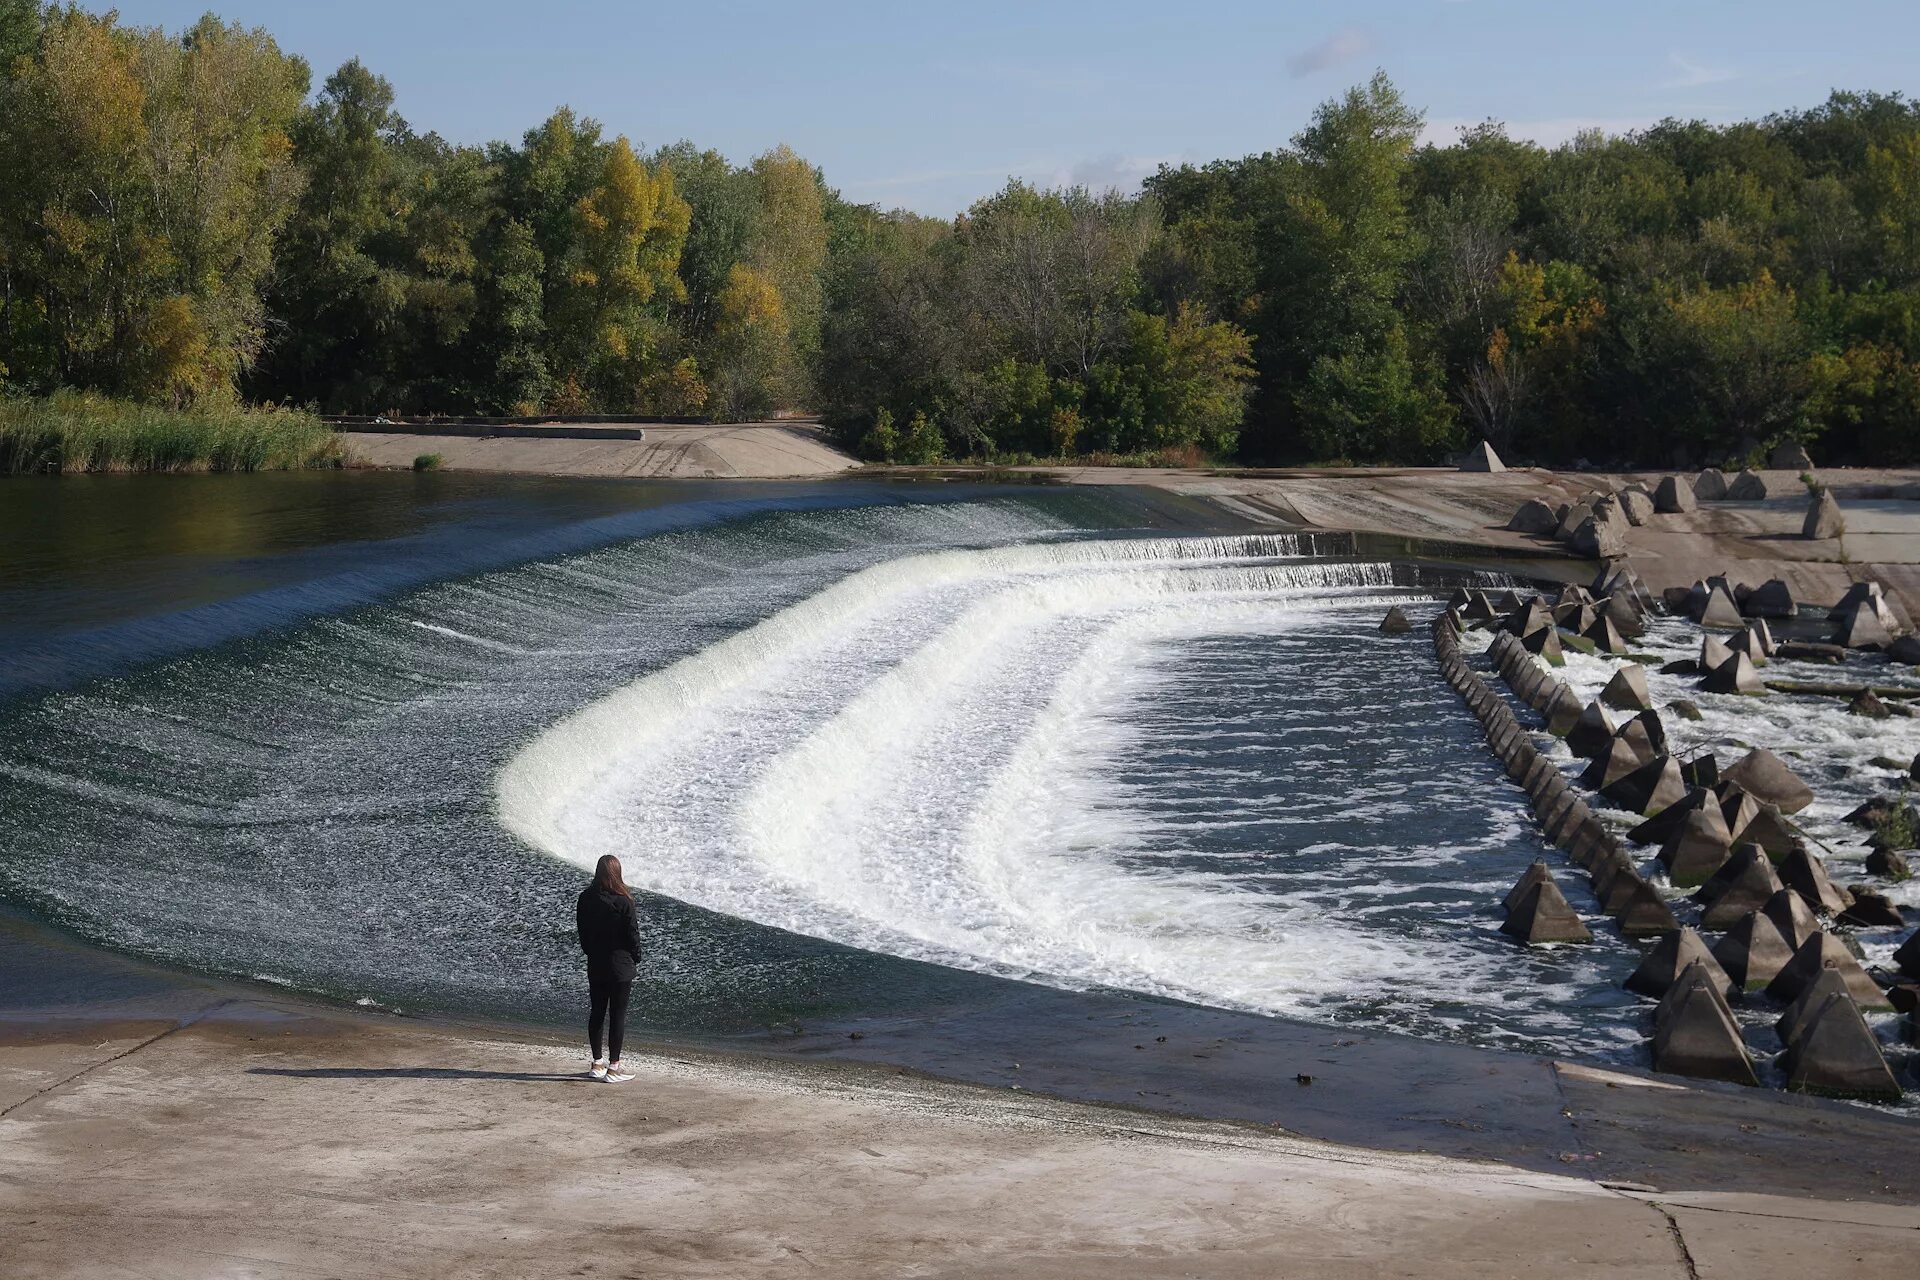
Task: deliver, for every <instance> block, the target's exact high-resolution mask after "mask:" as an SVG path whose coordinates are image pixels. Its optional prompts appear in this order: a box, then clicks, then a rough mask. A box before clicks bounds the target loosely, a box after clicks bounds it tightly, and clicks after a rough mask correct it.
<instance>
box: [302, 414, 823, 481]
mask: <svg viewBox="0 0 1920 1280" xmlns="http://www.w3.org/2000/svg"><path fill="white" fill-rule="evenodd" d="M406 425H407V424H394V425H382V426H380V427H379V429H378V430H373V429H360V430H350V429H343V430H342V431H341V432H340V436H341V439H342V440H343V441H344V442H345V443H346V445H347V447H348V449H349V450H350V451H351V453H352V455H353V456H354V458H355V459H356V460H357V461H359V462H361V463H363V464H366V465H370V466H376V467H411V466H412V465H413V463H414V459H416V458H418V457H420V456H422V455H424V454H436V455H438V456H439V459H440V461H439V464H438V465H439V466H440V467H442V468H444V469H446V470H449V471H501V472H520V473H526V474H532V475H554V476H602V477H606V476H634V477H646V478H650V479H739V480H749V479H760V480H771V479H786V478H792V477H801V476H828V475H838V474H840V473H841V472H843V471H849V470H852V469H854V468H856V467H858V466H859V465H860V464H859V462H858V461H856V460H855V459H853V458H850V457H848V456H847V455H846V454H844V453H842V452H840V451H839V450H838V449H836V448H835V447H834V446H833V444H832V443H831V442H830V441H828V439H827V438H826V434H825V432H824V431H822V429H821V428H820V426H819V425H818V424H817V423H812V422H803V421H793V422H743V423H731V424H709V425H689V424H685V423H650V422H649V423H640V424H634V423H626V422H621V423H604V424H602V423H571V422H570V423H556V424H465V423H453V424H448V425H445V426H434V425H428V424H417V425H414V426H413V429H411V430H409V429H406Z"/></svg>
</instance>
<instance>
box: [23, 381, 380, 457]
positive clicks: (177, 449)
mask: <svg viewBox="0 0 1920 1280" xmlns="http://www.w3.org/2000/svg"><path fill="white" fill-rule="evenodd" d="M345 461H346V458H345V452H344V450H343V449H342V448H341V445H340V439H339V437H338V436H336V435H334V433H333V431H332V430H331V429H330V428H328V426H327V425H326V424H325V423H323V422H321V421H320V419H319V418H317V417H315V416H314V415H313V414H311V413H305V412H302V411H300V410H296V409H276V408H258V409H256V408H249V407H247V406H244V405H232V404H229V405H209V406H203V407H199V408H193V409H169V408H165V407H163V406H160V405H150V404H137V403H134V402H132V401H127V400H112V399H108V398H106V397H104V396H92V395H86V394H83V393H80V392H75V391H61V392H56V393H54V394H53V395H51V396H46V397H38V398H27V397H20V398H0V475H28V474H46V473H50V474H73V473H78V472H86V471H295V470H303V469H307V468H316V467H338V466H343V465H344V464H345Z"/></svg>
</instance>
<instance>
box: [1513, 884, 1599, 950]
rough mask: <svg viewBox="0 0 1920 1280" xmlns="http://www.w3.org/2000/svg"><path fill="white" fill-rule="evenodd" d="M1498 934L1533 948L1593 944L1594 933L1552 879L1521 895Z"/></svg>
mask: <svg viewBox="0 0 1920 1280" xmlns="http://www.w3.org/2000/svg"><path fill="white" fill-rule="evenodd" d="M1500 932H1502V933H1504V934H1506V935H1507V936H1509V937H1512V938H1518V939H1519V940H1520V941H1522V942H1525V943H1527V944H1529V945H1532V946H1538V945H1540V944H1543V943H1550V942H1592V941H1593V934H1592V933H1591V932H1590V931H1589V930H1588V929H1587V926H1586V925H1585V924H1584V923H1583V922H1582V921H1581V919H1580V915H1579V913H1578V912H1576V911H1575V910H1574V909H1573V908H1572V907H1571V906H1570V905H1568V903H1567V899H1566V896H1565V895H1564V894H1562V893H1561V892H1560V886H1559V885H1557V884H1555V883H1554V882H1553V878H1552V877H1551V876H1549V877H1548V878H1547V879H1545V880H1542V881H1541V882H1540V883H1538V884H1536V885H1534V886H1533V887H1531V888H1530V889H1528V890H1527V891H1526V893H1524V894H1522V895H1521V897H1520V901H1518V902H1516V903H1515V904H1514V905H1513V909H1512V910H1511V911H1509V912H1508V913H1507V918H1506V920H1505V921H1504V922H1502V924H1501V925H1500Z"/></svg>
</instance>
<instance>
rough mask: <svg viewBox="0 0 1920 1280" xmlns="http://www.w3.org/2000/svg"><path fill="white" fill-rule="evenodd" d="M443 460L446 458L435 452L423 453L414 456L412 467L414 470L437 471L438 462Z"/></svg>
mask: <svg viewBox="0 0 1920 1280" xmlns="http://www.w3.org/2000/svg"><path fill="white" fill-rule="evenodd" d="M445 461H446V459H445V458H443V457H441V456H440V455H439V454H437V453H423V454H420V455H419V456H418V457H416V458H414V460H413V469H414V470H415V471H438V470H439V469H440V464H441V463H443V462H445Z"/></svg>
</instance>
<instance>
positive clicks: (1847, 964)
mask: <svg viewBox="0 0 1920 1280" xmlns="http://www.w3.org/2000/svg"><path fill="white" fill-rule="evenodd" d="M1823 971H1830V972H1833V973H1837V974H1839V975H1840V980H1841V981H1842V982H1844V983H1846V984H1847V993H1848V994H1849V995H1851V996H1852V997H1853V999H1854V1002H1855V1003H1857V1004H1858V1005H1859V1006H1860V1007H1861V1008H1862V1009H1892V1008H1893V1005H1891V1004H1890V1003H1888V1001H1887V993H1886V992H1884V991H1882V990H1881V989H1880V984H1879V983H1877V982H1875V981H1874V980H1873V979H1872V978H1869V977H1868V976H1867V971H1866V970H1865V969H1862V968H1861V967H1860V962H1859V961H1858V960H1855V959H1854V958H1853V953H1852V952H1851V951H1848V950H1847V946H1846V944H1845V943H1844V942H1842V941H1840V939H1839V937H1838V936H1837V935H1835V934H1831V933H1825V932H1821V933H1816V934H1814V935H1813V936H1812V937H1811V938H1808V939H1807V940H1806V941H1805V942H1803V943H1801V944H1800V947H1799V949H1798V950H1796V951H1795V952H1794V953H1793V959H1791V960H1789V961H1787V963H1786V964H1785V966H1783V967H1782V968H1781V970H1780V972H1779V973H1776V974H1775V975H1773V981H1772V982H1769V983H1768V984H1767V995H1768V997H1769V998H1771V999H1774V1000H1778V1001H1780V1002H1781V1003H1783V1004H1784V1003H1787V1002H1789V1001H1791V1000H1793V999H1794V998H1796V997H1797V996H1799V995H1800V993H1801V992H1803V991H1805V990H1806V989H1807V988H1808V987H1810V986H1812V985H1813V981H1814V979H1815V978H1818V977H1819V976H1820V974H1821V973H1822V972H1823Z"/></svg>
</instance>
